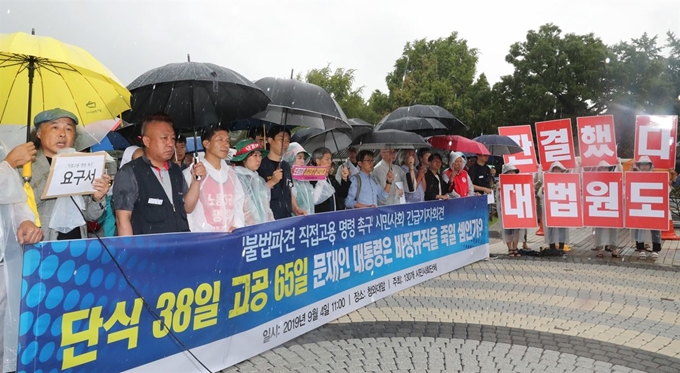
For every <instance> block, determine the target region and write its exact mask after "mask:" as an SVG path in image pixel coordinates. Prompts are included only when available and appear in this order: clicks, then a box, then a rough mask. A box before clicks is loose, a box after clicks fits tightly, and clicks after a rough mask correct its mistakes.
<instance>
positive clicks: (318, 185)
mask: <svg viewBox="0 0 680 373" xmlns="http://www.w3.org/2000/svg"><path fill="white" fill-rule="evenodd" d="M332 156H333V154H332V153H331V150H330V149H328V148H318V149H316V150H314V152H313V153H312V161H311V163H312V165H314V166H321V167H326V168H327V169H328V172H327V173H326V175H327V176H326V180H321V181H312V182H311V183H312V186H314V205H315V206H314V212H329V211H338V210H344V209H345V199H346V198H347V193H348V192H349V185H350V182H349V177H350V173H351V172H352V171H351V169H350V168H349V167H347V166H346V165H344V164H343V165H341V166H340V182H338V181H337V180H336V179H335V178H334V177H332V176H329V175H332V174H331V173H330V170H331V166H332V165H333V162H332Z"/></svg>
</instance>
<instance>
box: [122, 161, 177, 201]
mask: <svg viewBox="0 0 680 373" xmlns="http://www.w3.org/2000/svg"><path fill="white" fill-rule="evenodd" d="M142 159H144V162H145V163H147V164H148V165H149V167H151V169H152V170H153V171H154V172H153V174H154V175H155V176H156V179H158V182H159V183H161V186H163V190H164V191H165V194H166V195H167V196H168V199H169V200H170V201H172V182H171V181H170V173H169V172H168V168H167V167H161V168H160V169H159V168H157V167H155V166H152V165H151V161H149V159H148V158H146V155H143V156H142ZM167 165H168V167H170V164H169V163H167ZM114 181H115V182H114V183H113V195H114V198H113V209H114V210H126V211H133V210H134V209H135V203H136V202H137V198H138V197H139V186H138V185H137V178H136V177H135V172H134V170H133V169H132V167H131V166H128V165H125V166H123V167H122V168H121V169H120V170H119V171H118V172H117V173H116V178H115V180H114ZM187 189H189V188H188V185H187V184H186V182H185V183H184V190H183V191H182V193H183V194H186V192H187Z"/></svg>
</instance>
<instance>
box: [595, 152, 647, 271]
mask: <svg viewBox="0 0 680 373" xmlns="http://www.w3.org/2000/svg"><path fill="white" fill-rule="evenodd" d="M616 168H617V166H616V165H611V164H609V163H608V162H607V161H605V160H602V161H600V163H599V164H598V165H597V168H596V169H595V170H596V171H597V172H612V171H615V170H616ZM593 232H594V235H595V249H596V250H597V254H596V256H597V257H598V258H602V257H604V252H603V248H605V247H608V248H609V250H610V251H611V252H612V258H620V257H621V256H620V255H619V250H618V248H617V245H618V242H617V239H618V237H619V230H618V229H616V228H593ZM643 245H644V244H643Z"/></svg>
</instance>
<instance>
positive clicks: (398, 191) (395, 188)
mask: <svg viewBox="0 0 680 373" xmlns="http://www.w3.org/2000/svg"><path fill="white" fill-rule="evenodd" d="M380 156H381V157H382V160H381V161H380V163H378V164H377V165H376V166H375V168H374V169H373V173H372V174H371V176H372V178H373V180H375V182H376V183H377V184H378V185H379V186H380V187H381V188H384V187H385V185H387V173H388V172H389V171H392V175H393V176H394V180H393V181H392V188H391V189H390V192H389V196H388V197H387V200H386V201H378V206H390V205H398V204H400V203H401V202H400V199H401V197H402V196H403V195H404V192H405V191H404V189H405V188H406V187H407V184H406V175H405V174H404V171H403V170H402V169H401V167H399V166H397V165H395V164H394V161H395V159H396V157H397V152H396V150H394V149H383V150H381V151H380ZM407 192H409V193H413V191H412V190H407Z"/></svg>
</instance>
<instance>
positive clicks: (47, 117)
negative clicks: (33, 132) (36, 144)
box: [33, 108, 78, 128]
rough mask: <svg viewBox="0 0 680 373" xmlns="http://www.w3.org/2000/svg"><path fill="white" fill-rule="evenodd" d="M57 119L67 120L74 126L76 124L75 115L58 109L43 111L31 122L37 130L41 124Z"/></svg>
mask: <svg viewBox="0 0 680 373" xmlns="http://www.w3.org/2000/svg"><path fill="white" fill-rule="evenodd" d="M59 118H69V119H71V120H72V121H73V122H74V123H75V124H76V125H77V124H78V118H76V115H75V114H73V113H72V112H70V111H68V110H64V109H59V108H54V109H50V110H45V111H43V112H41V113H38V115H36V116H35V119H34V120H33V124H35V128H38V127H40V125H41V124H43V123H45V122H51V121H53V120H57V119H59Z"/></svg>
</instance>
